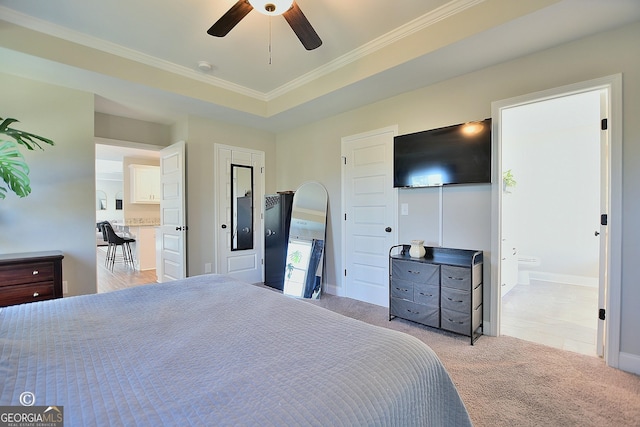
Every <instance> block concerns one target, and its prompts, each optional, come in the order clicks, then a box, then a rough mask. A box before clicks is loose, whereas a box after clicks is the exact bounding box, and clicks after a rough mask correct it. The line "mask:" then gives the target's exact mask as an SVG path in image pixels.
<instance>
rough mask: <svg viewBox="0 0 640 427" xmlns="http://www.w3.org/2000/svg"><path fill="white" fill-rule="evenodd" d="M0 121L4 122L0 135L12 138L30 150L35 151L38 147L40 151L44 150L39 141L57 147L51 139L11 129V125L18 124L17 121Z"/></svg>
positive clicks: (0, 127)
mask: <svg viewBox="0 0 640 427" xmlns="http://www.w3.org/2000/svg"><path fill="white" fill-rule="evenodd" d="M0 120H2V123H0V134H4V135H7V136H10V137H11V138H13V139H14V140H15V141H16V142H17V143H19V144H22V145H24V146H25V147H27V149H29V150H33V149H34V147H38V148H39V149H41V150H43V148H42V146H41V145H40V144H39V143H38V141H40V142H42V143H45V144H49V145H55V143H54V142H53V141H52V140H50V139H49V138H45V137H43V136H39V135H36V134H33V133H30V132H25V131H22V130H18V129H13V128H10V127H9V125H11V124H12V123H16V122H18V120H17V119H12V118H7V119H4V120H3V119H2V117H0Z"/></svg>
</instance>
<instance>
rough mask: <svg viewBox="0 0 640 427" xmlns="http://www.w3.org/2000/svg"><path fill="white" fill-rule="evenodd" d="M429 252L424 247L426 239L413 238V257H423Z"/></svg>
mask: <svg viewBox="0 0 640 427" xmlns="http://www.w3.org/2000/svg"><path fill="white" fill-rule="evenodd" d="M426 253H427V250H426V249H425V248H424V240H412V241H411V248H409V256H410V257H411V258H423V257H424V255H425V254H426Z"/></svg>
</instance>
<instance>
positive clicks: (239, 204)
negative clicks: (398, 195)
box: [231, 164, 253, 251]
mask: <svg viewBox="0 0 640 427" xmlns="http://www.w3.org/2000/svg"><path fill="white" fill-rule="evenodd" d="M231 230H232V233H231V250H232V251H240V250H244V249H253V167H252V166H244V165H234V164H232V165H231Z"/></svg>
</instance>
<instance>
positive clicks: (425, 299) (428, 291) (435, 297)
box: [413, 283, 440, 307]
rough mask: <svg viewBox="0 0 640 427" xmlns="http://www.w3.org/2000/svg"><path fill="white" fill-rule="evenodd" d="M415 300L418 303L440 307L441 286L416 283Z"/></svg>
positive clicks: (414, 288)
mask: <svg viewBox="0 0 640 427" xmlns="http://www.w3.org/2000/svg"><path fill="white" fill-rule="evenodd" d="M413 301H414V302H416V303H418V304H424V305H433V306H436V307H438V305H439V304H440V287H439V286H438V285H425V284H423V283H416V284H415V285H414V286H413Z"/></svg>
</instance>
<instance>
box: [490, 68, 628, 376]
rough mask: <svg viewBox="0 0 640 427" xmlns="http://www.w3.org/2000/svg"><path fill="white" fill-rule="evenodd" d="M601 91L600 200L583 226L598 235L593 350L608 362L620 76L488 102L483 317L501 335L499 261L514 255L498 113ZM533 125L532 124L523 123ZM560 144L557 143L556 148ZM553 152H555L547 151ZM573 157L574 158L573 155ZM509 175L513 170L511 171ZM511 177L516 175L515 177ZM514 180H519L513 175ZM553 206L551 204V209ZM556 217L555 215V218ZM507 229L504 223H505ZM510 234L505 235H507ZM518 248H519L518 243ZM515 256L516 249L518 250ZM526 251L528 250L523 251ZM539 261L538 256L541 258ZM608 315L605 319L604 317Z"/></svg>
mask: <svg viewBox="0 0 640 427" xmlns="http://www.w3.org/2000/svg"><path fill="white" fill-rule="evenodd" d="M596 90H602V92H601V94H602V97H601V104H600V107H601V110H600V111H601V116H600V117H601V119H602V120H601V121H598V123H596V125H601V126H602V129H603V130H602V131H600V137H601V144H600V147H601V150H602V151H601V155H600V159H601V161H602V163H601V169H600V171H601V176H600V180H601V181H600V189H601V190H602V192H601V194H602V195H603V198H602V199H601V201H600V209H601V210H600V215H599V217H598V218H596V219H595V220H594V227H595V231H594V229H593V228H590V230H584V233H590V234H591V236H593V237H597V238H598V239H599V248H600V252H599V269H598V274H599V277H598V311H597V312H596V313H594V316H596V317H597V318H598V320H597V324H598V327H597V331H598V332H597V337H596V343H597V344H596V351H597V353H598V355H600V356H604V359H605V362H606V363H607V365H609V366H612V367H617V366H618V364H619V357H620V351H619V345H620V338H619V334H620V307H621V241H622V233H621V219H622V173H621V170H622V121H621V117H622V75H620V74H617V75H612V76H607V77H603V78H599V79H594V80H590V81H585V82H580V83H575V84H572V85H567V86H564V87H559V88H554V89H549V90H545V91H541V92H537V93H532V94H527V95H522V96H519V97H515V98H511V99H506V100H502V101H496V102H494V103H492V118H493V123H494V129H493V131H494V136H493V139H494V150H493V151H494V179H493V185H492V223H491V227H492V230H493V231H492V241H491V278H492V279H491V295H490V297H489V298H490V310H489V318H488V319H485V324H486V325H485V326H486V328H485V329H486V331H485V333H486V334H488V335H495V336H498V335H501V334H502V331H501V327H500V326H501V325H500V323H501V318H502V314H503V313H502V309H503V307H502V292H501V288H502V286H501V284H502V281H503V277H502V276H503V275H508V274H509V273H508V271H507V270H506V269H505V270H504V271H503V268H502V266H503V262H505V260H506V258H507V257H509V256H510V255H513V251H512V250H513V247H514V246H511V247H509V245H508V243H507V244H503V243H504V242H503V218H502V215H503V212H502V208H503V202H504V198H503V196H504V191H505V190H506V188H505V187H503V184H504V183H505V181H508V180H507V179H505V178H506V173H508V172H509V170H508V169H503V167H502V161H503V156H502V154H503V153H502V150H503V140H502V139H503V138H502V115H503V113H504V112H505V111H507V110H509V109H512V108H516V107H518V106H523V105H527V104H534V103H537V102H541V101H545V100H551V99H557V98H563V97H568V96H570V95H575V94H580V93H586V92H591V91H596ZM527 126H529V127H534V125H533V124H529V123H528V124H527ZM559 148H560V147H559ZM548 155H549V156H550V155H553V153H549V154H548ZM574 158H575V157H574ZM538 166H539V171H538V172H539V173H542V174H544V173H547V172H548V171H547V168H546V163H541V164H539V165H538ZM512 173H513V171H512ZM514 176H515V175H514ZM516 181H517V178H516ZM553 208H554V206H552V205H551V206H549V210H551V211H552V210H553ZM553 220H554V221H556V220H557V218H556V217H554V219H553ZM507 227H508V225H507ZM507 237H508V236H504V238H507ZM516 249H517V247H516ZM516 254H517V251H516ZM522 255H530V254H522ZM521 258H522V260H523V261H524V262H525V263H526V262H530V263H533V264H536V263H537V262H538V259H537V257H536V256H535V255H534V256H522V257H521ZM540 261H542V260H540ZM605 319H606V320H605Z"/></svg>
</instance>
